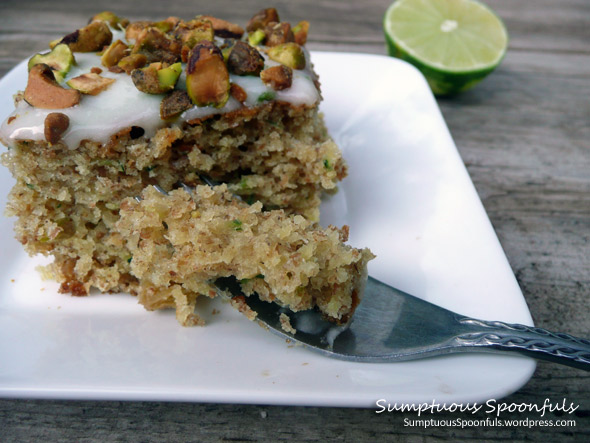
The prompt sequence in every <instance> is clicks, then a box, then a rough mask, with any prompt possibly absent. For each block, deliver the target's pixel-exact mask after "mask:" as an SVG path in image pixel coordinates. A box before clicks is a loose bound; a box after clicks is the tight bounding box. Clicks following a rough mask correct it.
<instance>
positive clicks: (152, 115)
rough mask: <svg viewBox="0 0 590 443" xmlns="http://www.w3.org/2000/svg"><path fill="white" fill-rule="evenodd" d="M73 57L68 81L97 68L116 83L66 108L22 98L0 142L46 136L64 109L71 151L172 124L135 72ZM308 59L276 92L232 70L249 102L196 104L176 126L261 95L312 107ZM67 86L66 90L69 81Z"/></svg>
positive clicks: (314, 97)
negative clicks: (50, 121) (48, 122)
mask: <svg viewBox="0 0 590 443" xmlns="http://www.w3.org/2000/svg"><path fill="white" fill-rule="evenodd" d="M117 39H121V40H122V39H123V33H122V32H121V31H115V32H113V41H115V40H117ZM263 56H264V57H265V68H268V67H271V66H274V65H277V64H278V63H276V62H274V61H272V60H269V59H268V58H267V57H266V55H264V54H263ZM74 57H75V59H76V65H75V66H73V67H72V68H71V69H70V71H69V72H68V75H67V76H66V78H65V81H68V80H69V79H71V78H73V77H77V76H79V75H81V74H84V73H88V72H90V69H91V68H93V67H99V68H101V69H102V73H101V74H100V75H101V76H103V77H107V78H113V79H115V82H114V83H112V84H111V85H110V86H109V87H108V88H107V89H106V90H105V91H103V92H101V93H99V94H98V95H96V96H91V95H83V96H82V99H81V100H80V103H79V104H78V105H76V106H73V107H71V108H66V109H40V108H35V107H33V106H30V105H29V104H28V103H27V102H25V101H24V100H21V101H20V102H19V104H18V105H17V107H16V109H15V110H14V112H13V113H12V114H11V115H10V116H9V117H8V118H7V119H6V120H5V121H4V122H3V123H2V126H1V128H0V140H1V141H2V142H3V143H4V144H5V145H7V146H11V147H13V146H15V144H16V142H17V141H18V140H33V141H40V140H45V135H44V122H45V118H46V117H47V115H48V114H50V113H52V112H60V113H62V114H66V115H67V116H68V117H69V118H70V126H69V128H68V129H67V131H66V132H65V133H64V134H63V135H62V141H63V142H64V143H65V144H66V145H67V146H68V147H69V148H70V149H75V148H77V147H78V146H79V144H80V142H81V141H82V140H92V141H95V142H99V143H106V142H108V140H109V138H110V137H111V136H112V135H113V134H116V133H117V132H119V131H121V130H122V129H125V128H128V127H130V126H139V127H141V128H143V129H144V131H145V136H146V137H148V138H149V137H152V136H153V135H154V134H155V133H156V131H157V130H158V129H160V128H162V127H164V126H167V125H168V124H169V123H168V122H166V121H164V120H162V119H161V118H160V102H161V101H162V98H163V97H164V94H146V93H143V92H141V91H139V90H138V89H137V88H136V87H135V85H134V84H133V81H132V80H131V76H129V75H127V74H125V73H122V74H116V73H113V72H110V71H108V69H106V68H105V67H104V66H102V64H101V62H100V57H99V56H98V55H97V54H95V53H79V52H76V53H74ZM306 60H307V63H306V68H305V69H304V70H294V71H293V83H292V86H291V87H290V88H288V89H285V90H282V91H274V90H273V89H271V88H270V87H268V86H266V85H265V84H264V83H263V82H262V80H261V79H260V77H258V76H238V75H233V74H231V75H230V82H232V83H236V84H237V85H239V86H241V87H242V88H243V89H244V91H246V93H247V95H248V98H247V99H246V101H245V103H244V105H242V104H241V103H239V102H238V101H237V100H235V99H234V98H233V97H230V99H229V100H228V102H227V103H226V104H225V106H223V107H222V108H214V107H212V106H204V107H199V106H193V108H191V109H189V110H187V111H185V112H184V113H182V114H181V115H180V116H179V117H178V118H177V119H176V120H174V122H173V123H172V124H173V125H181V124H182V123H184V122H185V121H189V120H193V119H197V118H199V119H201V118H205V117H209V116H211V115H215V114H221V113H226V112H231V111H235V110H237V109H240V108H242V107H243V106H246V107H255V106H258V105H260V104H261V101H259V98H260V97H261V95H263V94H264V96H266V98H267V99H268V97H271V99H272V100H276V101H281V102H286V103H290V104H292V105H295V106H299V105H306V106H313V105H315V104H316V103H317V102H318V101H319V100H320V93H319V91H318V90H317V88H316V86H315V83H314V81H313V76H314V74H313V72H312V69H311V62H310V60H309V54H308V53H307V52H306ZM185 75H186V74H185V66H183V74H182V76H181V78H180V79H179V83H178V85H177V88H179V89H186V86H185ZM63 85H64V87H66V88H67V86H66V85H65V82H64V83H63ZM264 96H263V97H264Z"/></svg>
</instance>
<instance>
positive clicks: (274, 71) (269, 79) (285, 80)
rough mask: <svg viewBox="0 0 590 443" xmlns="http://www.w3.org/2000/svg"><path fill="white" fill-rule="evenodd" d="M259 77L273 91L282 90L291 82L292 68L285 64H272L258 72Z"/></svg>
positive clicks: (289, 85) (288, 86)
mask: <svg viewBox="0 0 590 443" xmlns="http://www.w3.org/2000/svg"><path fill="white" fill-rule="evenodd" d="M260 79H261V80H262V82H263V83H264V84H265V85H267V86H270V87H271V88H273V89H274V90H275V91H282V90H283V89H287V88H290V87H291V85H292V84H293V69H291V68H289V67H288V66H285V65H278V66H272V67H270V68H267V69H265V70H264V71H262V72H261V73H260Z"/></svg>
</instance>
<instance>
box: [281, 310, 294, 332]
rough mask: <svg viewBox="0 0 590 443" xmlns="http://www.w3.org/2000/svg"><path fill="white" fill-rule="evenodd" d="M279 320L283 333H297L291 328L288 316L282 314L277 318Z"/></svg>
mask: <svg viewBox="0 0 590 443" xmlns="http://www.w3.org/2000/svg"><path fill="white" fill-rule="evenodd" d="M279 320H280V322H281V328H282V329H283V331H285V332H288V333H289V334H295V333H296V332H297V329H295V328H294V327H293V326H291V319H289V316H288V315H287V314H285V313H284V312H283V313H282V314H281V316H280V317H279Z"/></svg>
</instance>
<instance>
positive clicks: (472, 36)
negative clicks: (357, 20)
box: [383, 0, 508, 95]
mask: <svg viewBox="0 0 590 443" xmlns="http://www.w3.org/2000/svg"><path fill="white" fill-rule="evenodd" d="M383 29H384V31H385V39H386V42H387V47H388V51H389V54H390V55H392V56H395V57H399V58H402V59H404V60H406V61H408V62H410V63H412V64H413V65H415V66H416V67H417V68H418V69H420V71H422V73H423V74H424V76H425V77H426V79H427V80H428V83H429V85H430V87H431V88H432V90H433V92H434V93H435V94H437V95H447V94H454V93H457V92H460V91H464V90H465V89H468V88H470V87H472V86H473V85H475V84H476V83H479V82H480V81H481V80H482V79H483V78H484V77H486V76H487V75H488V74H489V73H490V72H492V71H493V70H494V69H495V68H496V67H497V66H498V65H499V64H500V62H501V61H502V58H503V57H504V54H505V53H506V48H507V46H508V33H507V32H506V28H505V27H504V24H503V23H502V21H501V20H500V19H499V18H498V16H497V15H496V14H494V12H492V11H491V10H490V9H489V8H488V7H487V6H484V5H483V4H481V3H479V2H476V1H474V0H397V1H395V2H394V3H393V4H392V5H391V6H390V7H389V9H388V10H387V12H386V13H385V16H384V20H383Z"/></svg>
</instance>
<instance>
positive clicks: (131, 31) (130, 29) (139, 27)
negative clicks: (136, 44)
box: [125, 20, 152, 41]
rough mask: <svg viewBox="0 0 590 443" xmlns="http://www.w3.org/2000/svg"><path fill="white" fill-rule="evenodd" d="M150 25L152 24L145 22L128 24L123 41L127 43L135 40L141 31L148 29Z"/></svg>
mask: <svg viewBox="0 0 590 443" xmlns="http://www.w3.org/2000/svg"><path fill="white" fill-rule="evenodd" d="M151 25H152V22H149V21H145V20H142V21H137V22H133V23H130V24H129V25H128V26H127V28H125V39H126V40H128V41H129V40H135V39H137V36H139V34H140V33H141V31H143V30H144V29H147V28H149V27H150V26H151Z"/></svg>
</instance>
